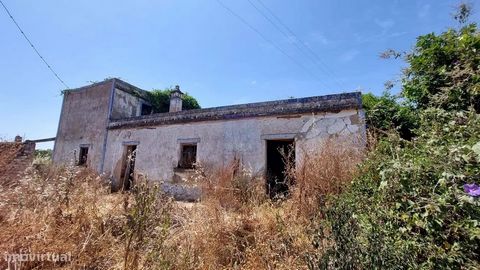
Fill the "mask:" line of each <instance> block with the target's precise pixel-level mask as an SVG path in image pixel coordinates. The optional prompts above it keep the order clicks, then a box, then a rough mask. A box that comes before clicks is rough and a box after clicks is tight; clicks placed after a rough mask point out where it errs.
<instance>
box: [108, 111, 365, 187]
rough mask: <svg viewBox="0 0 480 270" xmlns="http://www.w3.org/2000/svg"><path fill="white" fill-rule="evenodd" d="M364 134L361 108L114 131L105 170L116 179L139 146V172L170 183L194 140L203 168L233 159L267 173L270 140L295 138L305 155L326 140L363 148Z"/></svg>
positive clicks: (260, 172)
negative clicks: (128, 149)
mask: <svg viewBox="0 0 480 270" xmlns="http://www.w3.org/2000/svg"><path fill="white" fill-rule="evenodd" d="M364 136H365V124H364V119H363V114H362V111H361V110H343V111H340V112H337V113H326V112H325V113H312V114H299V115H295V116H293V117H292V115H285V116H265V117H255V118H247V119H235V120H218V121H206V122H193V123H183V124H172V125H160V126H156V127H139V128H122V129H111V130H109V136H108V141H107V145H108V147H107V152H106V159H105V167H104V171H105V172H106V173H107V174H109V175H111V176H112V177H113V178H114V179H118V178H119V174H120V171H121V167H122V157H123V153H124V151H125V145H126V144H137V156H136V164H135V170H136V172H137V173H142V174H144V175H146V176H147V177H149V178H150V179H152V180H162V181H164V182H170V181H171V179H172V178H173V175H174V168H175V167H177V165H178V161H179V157H180V151H181V150H180V149H181V145H182V143H183V142H189V141H195V142H197V160H198V161H199V162H200V163H201V164H204V166H217V167H221V166H225V165H227V164H229V163H230V162H231V161H232V160H233V158H234V157H235V158H237V159H240V160H241V162H242V164H243V166H245V167H247V168H249V169H250V170H251V171H252V172H253V173H258V174H263V172H264V170H265V162H266V140H268V139H286V138H289V139H295V142H296V151H297V155H296V156H297V157H301V156H302V151H305V149H307V150H308V149H310V150H313V149H318V147H319V146H320V145H321V144H322V142H324V141H325V140H326V139H327V138H332V137H335V138H343V139H345V140H355V141H356V142H357V143H360V144H362V143H363V139H364Z"/></svg>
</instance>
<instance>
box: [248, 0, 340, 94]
mask: <svg viewBox="0 0 480 270" xmlns="http://www.w3.org/2000/svg"><path fill="white" fill-rule="evenodd" d="M248 2H249V3H250V5H251V6H252V7H254V8H255V9H256V10H257V11H258V13H260V15H262V16H263V17H264V18H265V19H266V20H267V21H269V22H270V24H272V25H273V26H274V27H275V28H276V29H277V30H278V31H279V32H280V33H282V34H283V35H284V36H285V37H286V38H287V39H289V40H292V36H293V35H288V33H286V32H285V30H283V29H282V28H281V27H279V26H278V24H277V23H275V22H274V21H273V20H272V19H270V17H268V16H267V15H266V14H265V12H263V11H262V10H261V9H259V8H258V7H257V5H255V4H254V3H253V2H252V1H251V0H248ZM293 44H294V45H295V47H296V48H297V49H298V50H299V51H300V52H302V53H303V54H304V55H305V56H306V57H307V58H308V59H309V60H311V61H312V63H313V64H314V65H316V66H317V67H318V68H319V70H320V71H322V72H325V73H328V69H326V68H324V67H322V66H320V65H319V64H318V62H317V61H315V60H313V59H312V58H311V55H309V54H308V53H307V52H306V51H305V49H304V48H303V47H301V46H300V45H298V43H297V42H296V41H295V40H293ZM328 76H332V75H331V74H330V75H328ZM335 83H336V84H337V85H338V86H339V87H342V86H341V85H340V84H339V83H338V81H337V80H335Z"/></svg>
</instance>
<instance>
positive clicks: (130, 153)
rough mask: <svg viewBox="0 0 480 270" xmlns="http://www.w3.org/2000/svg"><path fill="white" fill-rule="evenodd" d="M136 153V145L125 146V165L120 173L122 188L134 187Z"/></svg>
mask: <svg viewBox="0 0 480 270" xmlns="http://www.w3.org/2000/svg"><path fill="white" fill-rule="evenodd" d="M136 155H137V146H136V145H126V146H125V151H124V159H123V166H122V171H121V174H120V179H121V188H122V189H123V190H130V189H131V188H132V187H133V183H134V180H135V179H134V171H135V159H136Z"/></svg>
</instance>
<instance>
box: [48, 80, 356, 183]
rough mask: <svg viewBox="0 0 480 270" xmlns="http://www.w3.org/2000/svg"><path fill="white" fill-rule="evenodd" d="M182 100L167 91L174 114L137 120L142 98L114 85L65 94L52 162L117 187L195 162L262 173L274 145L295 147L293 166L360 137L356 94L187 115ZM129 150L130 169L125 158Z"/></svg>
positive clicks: (164, 176) (163, 176) (166, 175)
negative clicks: (129, 174) (77, 166)
mask: <svg viewBox="0 0 480 270" xmlns="http://www.w3.org/2000/svg"><path fill="white" fill-rule="evenodd" d="M177 91H178V92H177ZM179 96H181V92H180V89H177V90H176V91H174V93H172V101H171V102H172V103H171V106H170V110H171V112H168V113H159V114H149V115H142V112H143V113H145V112H149V110H148V106H149V103H148V99H147V98H146V92H145V91H144V90H141V89H139V88H137V87H134V86H132V85H130V84H128V83H126V82H123V81H121V80H119V79H110V80H106V81H104V82H101V83H97V84H93V85H90V86H86V87H82V88H78V89H74V90H68V91H66V92H65V94H64V101H63V107H62V113H61V117H60V123H59V128H58V134H57V137H56V141H55V149H54V162H56V163H65V162H69V161H72V160H75V162H77V163H79V162H80V163H85V164H86V165H87V166H89V167H91V168H93V169H95V170H96V171H98V172H99V173H105V174H107V175H109V176H111V177H112V180H113V184H114V186H116V187H120V186H121V183H123V182H122V179H124V178H125V170H126V169H132V168H133V169H132V171H134V172H135V173H134V174H139V173H141V174H143V175H146V176H148V178H150V179H154V180H162V181H165V182H167V183H168V182H171V181H172V179H174V178H175V177H174V176H175V174H176V172H177V171H181V170H184V169H188V168H191V167H192V165H193V164H192V163H195V164H198V163H200V164H202V165H204V166H210V167H215V166H224V165H227V164H229V163H230V162H232V161H233V160H237V161H240V162H241V164H242V166H245V167H248V168H249V169H250V170H251V171H252V172H253V173H258V174H266V173H267V172H269V166H270V165H269V164H270V163H272V162H273V161H272V160H274V157H271V156H272V155H274V154H272V153H273V152H272V150H271V149H270V148H271V147H279V146H282V145H286V144H288V145H292V146H293V147H294V149H295V156H296V159H297V162H298V161H299V159H300V158H301V156H302V151H314V149H316V148H318V147H319V145H321V143H322V142H323V141H324V140H325V139H326V138H330V137H338V138H347V139H352V140H357V141H358V142H359V144H362V140H363V139H364V137H365V123H364V115H363V110H362V108H361V95H360V93H359V92H354V93H344V94H337V95H328V96H318V97H308V98H298V99H288V100H279V101H271V102H259V103H250V104H242V105H233V106H223V107H215V108H207V109H196V110H188V111H181V99H180V100H179V99H178V97H179ZM178 102H180V104H178ZM145 108H147V109H145ZM132 152H133V153H135V162H134V164H133V163H132V164H130V163H128V162H129V161H128V159H127V157H128V156H129V154H131V153H132ZM127 163H128V164H127ZM130 165H131V166H130ZM130 167H132V168H130Z"/></svg>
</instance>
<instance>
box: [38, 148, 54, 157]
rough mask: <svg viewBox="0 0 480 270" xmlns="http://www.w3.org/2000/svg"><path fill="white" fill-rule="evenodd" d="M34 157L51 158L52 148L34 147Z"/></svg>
mask: <svg viewBox="0 0 480 270" xmlns="http://www.w3.org/2000/svg"><path fill="white" fill-rule="evenodd" d="M34 155H35V158H42V159H52V149H45V150H42V149H35V154H34Z"/></svg>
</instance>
